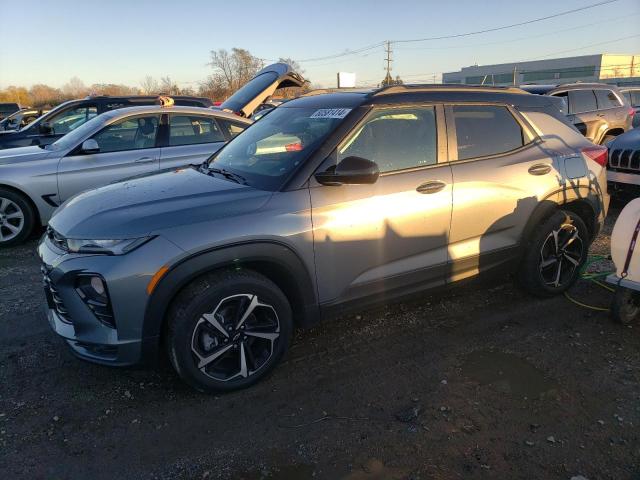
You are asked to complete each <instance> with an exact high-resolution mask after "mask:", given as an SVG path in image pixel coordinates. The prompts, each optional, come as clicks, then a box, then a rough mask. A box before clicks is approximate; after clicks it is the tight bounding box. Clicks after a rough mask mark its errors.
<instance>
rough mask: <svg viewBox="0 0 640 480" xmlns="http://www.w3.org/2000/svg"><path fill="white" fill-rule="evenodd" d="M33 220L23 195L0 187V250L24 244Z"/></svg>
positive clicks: (33, 217) (29, 233) (33, 214)
mask: <svg viewBox="0 0 640 480" xmlns="http://www.w3.org/2000/svg"><path fill="white" fill-rule="evenodd" d="M35 218H36V215H35V212H34V211H33V208H32V207H31V203H30V202H29V200H28V199H27V198H26V197H25V196H24V195H22V194H21V193H18V192H15V191H13V190H9V189H6V188H2V187H0V248H4V247H10V246H12V245H19V244H21V243H24V241H25V240H27V238H29V235H31V232H32V231H33V227H34V224H35Z"/></svg>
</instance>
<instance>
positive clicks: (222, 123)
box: [0, 105, 252, 247]
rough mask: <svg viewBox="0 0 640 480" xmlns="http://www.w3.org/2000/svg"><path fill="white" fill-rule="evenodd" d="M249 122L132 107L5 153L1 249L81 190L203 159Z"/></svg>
mask: <svg viewBox="0 0 640 480" xmlns="http://www.w3.org/2000/svg"><path fill="white" fill-rule="evenodd" d="M251 123H252V122H251V121H250V120H248V119H244V118H240V117H238V116H236V115H232V114H229V113H225V112H220V111H213V110H211V109H209V108H199V107H180V106H173V107H168V108H165V107H161V106H159V105H158V106H148V107H128V108H120V109H117V110H111V111H108V112H105V113H103V114H101V115H98V116H96V117H94V118H93V119H91V120H89V121H88V122H85V123H84V124H83V125H82V126H79V127H78V128H75V129H73V131H71V132H70V133H68V134H67V135H65V136H64V137H62V138H60V139H59V140H57V141H56V142H54V143H52V144H49V145H45V146H42V145H40V146H30V147H22V148H13V149H9V150H4V151H2V152H0V247H3V246H7V245H14V244H17V243H20V242H22V241H24V240H25V239H26V238H27V237H28V236H29V234H30V233H31V231H32V229H33V227H34V226H36V225H45V224H46V223H47V220H49V217H50V216H51V213H52V212H53V211H54V210H55V208H56V207H57V206H58V205H60V204H61V203H62V202H64V201H65V200H67V199H69V198H71V197H72V196H73V195H75V194H76V193H78V192H81V191H83V190H87V189H89V188H95V187H99V186H101V185H106V184H108V183H111V182H113V181H117V180H122V179H124V178H127V177H131V176H134V175H141V174H145V173H151V172H157V171H158V170H164V169H174V168H177V167H181V166H185V165H189V164H191V163H197V164H199V163H202V162H203V161H204V160H205V159H206V158H208V157H209V156H210V155H211V154H212V153H213V152H215V151H216V150H218V149H219V148H220V147H221V146H222V145H224V143H225V142H227V141H228V140H229V139H231V138H232V137H233V136H234V135H236V134H237V132H238V131H242V130H244V129H245V128H247V126H249V125H250V124H251Z"/></svg>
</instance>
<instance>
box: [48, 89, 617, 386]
mask: <svg viewBox="0 0 640 480" xmlns="http://www.w3.org/2000/svg"><path fill="white" fill-rule="evenodd" d="M560 102H561V100H560V99H555V98H553V97H549V96H539V95H532V94H528V93H525V92H523V91H522V90H519V89H510V88H496V87H468V86H393V87H388V88H382V89H377V90H367V91H347V92H335V93H330V92H329V93H325V92H323V93H321V94H315V95H314V94H310V95H307V96H304V97H301V98H298V99H296V100H292V101H290V102H287V103H285V104H283V105H281V106H279V107H278V108H276V109H274V110H273V111H272V112H271V113H269V114H268V115H266V116H265V117H264V118H263V119H261V120H260V121H259V122H257V123H254V124H253V125H252V126H251V127H250V128H248V129H247V130H245V131H244V132H243V133H242V134H240V135H239V136H237V137H236V138H235V139H234V140H232V141H231V142H230V143H228V144H227V145H226V146H225V147H224V148H222V149H221V150H220V151H218V152H217V153H216V154H214V155H213V156H212V157H211V159H210V160H209V161H208V162H207V163H205V164H203V166H201V167H200V168H184V169H179V170H175V171H171V172H164V173H160V174H156V175H151V176H147V177H143V178H137V179H135V180H129V181H126V182H123V183H120V184H114V185H109V186H106V187H102V188H99V189H96V190H93V191H89V192H85V193H82V194H80V195H78V196H76V197H74V198H72V199H71V200H69V201H67V202H66V203H65V204H64V205H63V206H61V207H60V208H59V209H58V210H57V212H56V213H55V214H54V216H53V217H52V218H51V221H50V222H49V228H48V230H47V233H46V235H45V236H44V237H43V238H42V240H41V243H40V245H39V248H38V250H39V255H40V257H41V259H42V272H43V275H44V282H45V293H46V297H47V304H48V312H49V313H48V316H49V321H50V324H51V326H52V328H53V329H54V330H55V331H56V332H57V333H58V334H59V335H61V336H62V337H63V338H65V340H66V342H67V343H68V344H69V346H70V347H71V349H72V350H73V351H74V352H75V353H76V354H77V355H78V356H80V357H81V358H84V359H87V360H90V361H93V362H98V363H102V364H109V365H130V364H134V363H138V362H140V361H142V360H144V359H148V358H153V357H154V355H155V354H156V353H157V352H158V351H159V350H161V349H164V350H165V351H166V353H167V354H168V356H169V358H170V359H171V362H172V364H173V366H174V367H175V369H176V371H177V372H178V374H179V375H180V376H181V377H182V378H183V379H184V380H185V381H186V382H188V383H189V384H191V385H192V386H194V387H195V388H197V389H199V390H202V391H213V390H232V389H237V388H242V387H247V386H249V385H251V384H253V383H254V382H256V381H257V380H259V379H260V378H262V377H264V376H265V374H267V372H269V371H270V370H271V369H272V368H273V367H274V366H275V365H276V364H277V363H278V361H279V360H280V359H281V358H282V357H283V355H284V354H285V352H286V351H287V348H288V347H289V344H290V342H291V338H292V335H293V331H294V327H306V326H310V325H313V324H314V323H315V322H317V321H318V320H319V319H321V318H323V317H327V316H332V315H336V314H338V313H341V312H344V311H346V310H348V309H354V308H355V309H360V308H364V307H366V306H368V305H371V304H374V303H379V302H389V301H391V300H396V299H398V298H401V297H404V296H407V295H412V294H415V293H418V292H421V291H423V290H425V289H429V288H432V287H439V286H442V285H446V284H450V283H453V282H456V281H458V280H462V279H465V278H468V277H473V276H476V275H478V274H481V275H482V274H485V273H487V272H489V271H498V270H501V269H506V270H507V271H511V272H515V273H516V276H517V279H518V281H519V283H520V284H521V285H522V286H523V287H524V288H525V289H527V290H528V291H529V292H531V293H533V294H535V295H539V296H543V297H545V296H551V295H555V294H558V293H560V292H563V291H564V290H566V289H567V288H568V287H569V286H570V285H571V284H572V283H573V282H574V281H575V280H576V278H577V276H578V275H579V270H580V267H581V266H582V265H583V264H584V262H585V259H586V256H587V250H588V247H589V244H590V242H591V240H592V239H593V238H594V236H595V235H596V234H597V233H598V231H599V229H600V227H601V225H602V222H603V219H604V216H605V214H606V211H607V206H608V195H607V193H606V171H605V165H606V160H607V150H606V147H602V146H597V145H594V144H592V143H591V142H589V141H588V140H586V139H585V138H584V137H583V136H582V135H581V134H580V133H579V132H578V131H577V130H575V129H574V128H573V127H572V126H571V125H569V124H567V123H566V120H565V118H564V116H563V115H562V113H561V104H560Z"/></svg>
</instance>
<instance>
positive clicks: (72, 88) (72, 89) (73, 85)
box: [62, 77, 87, 98]
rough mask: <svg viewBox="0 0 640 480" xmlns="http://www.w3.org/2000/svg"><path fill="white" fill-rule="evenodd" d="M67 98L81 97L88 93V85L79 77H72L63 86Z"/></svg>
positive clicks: (63, 92)
mask: <svg viewBox="0 0 640 480" xmlns="http://www.w3.org/2000/svg"><path fill="white" fill-rule="evenodd" d="M62 94H63V95H64V96H65V98H80V97H84V96H86V95H87V87H86V86H85V84H84V83H83V82H82V80H80V79H79V78H78V77H72V78H71V79H69V81H68V82H67V83H65V84H64V85H63V86H62Z"/></svg>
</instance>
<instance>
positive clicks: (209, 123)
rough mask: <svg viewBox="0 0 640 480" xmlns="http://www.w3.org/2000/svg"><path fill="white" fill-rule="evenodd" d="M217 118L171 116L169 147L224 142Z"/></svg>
mask: <svg viewBox="0 0 640 480" xmlns="http://www.w3.org/2000/svg"><path fill="white" fill-rule="evenodd" d="M224 141H225V138H224V135H223V134H222V131H221V130H220V129H219V128H218V124H217V123H216V120H215V118H213V117H203V116H197V115H170V116H169V146H170V147H175V146H178V145H195V144H198V143H215V142H224Z"/></svg>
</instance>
